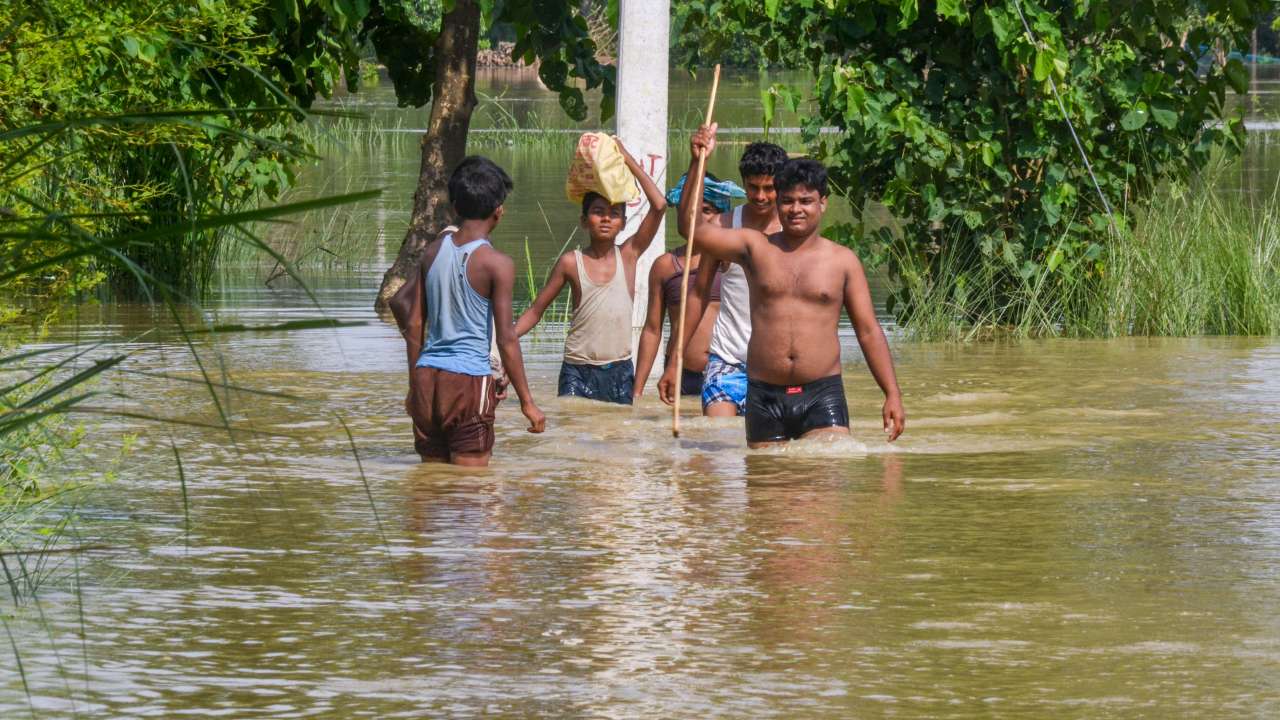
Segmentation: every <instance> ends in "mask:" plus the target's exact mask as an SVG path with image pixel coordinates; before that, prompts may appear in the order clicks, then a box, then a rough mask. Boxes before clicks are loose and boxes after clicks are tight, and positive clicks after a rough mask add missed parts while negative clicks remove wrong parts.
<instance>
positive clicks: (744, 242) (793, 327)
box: [690, 124, 906, 448]
mask: <svg viewBox="0 0 1280 720" xmlns="http://www.w3.org/2000/svg"><path fill="white" fill-rule="evenodd" d="M710 130H711V132H710V133H705V134H699V135H698V136H696V137H695V153H696V152H698V151H703V152H706V153H708V154H710V153H711V152H712V151H713V150H714V149H715V125H714V124H712V125H711V126H710ZM701 180H702V179H701V178H695V179H693V180H692V181H691V182H692V184H693V190H690V192H696V191H699V190H701V187H700V186H701V184H702V182H701ZM773 184H774V188H775V189H776V192H777V208H778V218H779V220H780V221H781V225H782V229H781V230H780V231H779V232H774V233H768V234H766V233H763V232H761V231H759V230H756V229H753V228H725V227H717V226H715V225H705V226H700V227H699V228H698V233H697V236H696V244H701V245H702V249H703V253H704V254H705V255H706V256H707V257H716V258H720V259H723V260H727V261H730V262H733V263H736V264H737V265H739V266H740V267H742V269H743V271H744V273H745V277H746V280H747V285H748V287H749V289H750V293H751V340H750V342H749V345H748V347H747V373H748V379H747V399H746V419H745V425H746V434H747V444H748V445H749V446H750V447H753V448H756V447H762V446H766V445H770V444H777V443H787V442H790V441H791V440H795V439H798V438H810V437H814V436H818V435H829V434H847V433H848V432H849V408H848V404H847V402H846V400H845V394H844V382H843V379H842V377H841V365H840V338H839V334H838V328H839V323H840V312H841V310H842V309H843V310H844V311H845V312H847V313H848V315H849V320H850V322H851V323H852V324H853V329H854V332H855V333H857V337H858V344H859V345H860V346H861V348H862V354H863V356H864V357H865V358H866V361H867V367H868V368H869V369H870V371H871V375H872V377H874V378H875V381H876V383H877V384H879V386H880V389H881V391H883V392H884V397H885V400H884V406H883V407H882V408H881V417H882V420H883V422H884V431H885V433H887V434H888V439H889V440H890V441H892V440H896V439H897V438H898V436H899V435H901V434H902V430H903V428H904V426H905V423H906V413H905V411H904V410H903V407H902V393H901V391H900V390H899V388H898V380H897V376H896V374H895V372H894V368H893V358H892V357H891V356H890V354H889V344H888V342H887V341H886V340H885V336H884V331H883V330H882V329H881V327H880V323H879V321H878V320H877V319H876V315H875V308H874V306H873V305H872V303H871V292H870V290H869V289H868V286H867V278H866V274H865V273H864V271H863V269H862V263H861V262H860V261H859V260H858V256H857V255H855V254H854V252H853V251H852V250H850V249H849V248H846V247H843V246H841V245H838V244H836V243H834V242H831V241H830V240H828V239H826V238H824V237H822V235H821V234H819V231H820V228H821V223H822V215H823V213H824V212H826V209H827V197H828V190H827V170H826V168H825V167H823V165H822V164H821V163H819V162H817V161H816V160H811V159H809V158H796V159H792V160H788V161H787V162H786V163H785V164H784V165H783V166H782V168H781V169H779V170H778V172H777V173H776V174H775V175H774V176H773ZM704 262H705V260H704ZM722 292H723V291H722ZM723 313H724V308H723V302H722V306H721V314H723Z"/></svg>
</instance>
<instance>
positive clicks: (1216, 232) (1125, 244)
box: [893, 164, 1280, 342]
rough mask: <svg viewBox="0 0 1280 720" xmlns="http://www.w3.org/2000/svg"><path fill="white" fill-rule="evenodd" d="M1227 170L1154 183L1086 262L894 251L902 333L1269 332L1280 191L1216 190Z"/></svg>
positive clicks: (1279, 319)
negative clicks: (1053, 264)
mask: <svg viewBox="0 0 1280 720" xmlns="http://www.w3.org/2000/svg"><path fill="white" fill-rule="evenodd" d="M1233 172H1235V169H1234V167H1232V166H1229V165H1225V164H1218V165H1216V166H1215V167H1213V168H1212V169H1210V170H1208V171H1206V172H1205V173H1204V174H1202V175H1201V176H1199V177H1198V178H1197V179H1196V180H1195V181H1194V182H1191V183H1174V184H1170V185H1168V186H1166V187H1164V188H1162V189H1161V190H1160V191H1159V192H1157V193H1156V194H1155V195H1154V196H1153V197H1152V198H1150V199H1149V200H1147V201H1146V202H1144V203H1143V204H1142V205H1141V206H1139V207H1136V208H1132V209H1131V213H1130V218H1129V220H1128V221H1127V222H1122V223H1120V227H1119V228H1118V230H1117V231H1116V232H1114V233H1112V234H1111V235H1110V236H1109V237H1108V238H1106V242H1105V243H1104V244H1103V246H1102V250H1101V253H1100V254H1099V255H1098V257H1097V258H1096V262H1082V263H1077V264H1075V265H1074V266H1072V265H1069V264H1066V263H1064V265H1063V266H1062V267H1060V268H1059V269H1056V270H1050V269H1049V268H1048V267H1047V266H1046V265H1045V264H1044V263H1040V264H1038V265H1037V266H1036V269H1035V271H1034V272H1031V273H1029V274H1027V273H1025V272H1024V271H1023V270H1022V268H1015V267H1012V266H1010V265H1007V264H1005V263H1003V262H1001V261H999V260H998V259H994V258H983V257H979V256H977V254H976V253H977V251H976V250H975V249H973V248H972V246H968V245H966V244H965V243H964V242H962V241H959V240H954V241H944V242H942V243H941V247H940V248H939V249H938V252H937V253H935V254H933V255H926V254H922V253H918V252H916V253H906V252H902V251H901V248H900V247H899V249H898V250H896V251H895V253H894V255H893V260H894V262H895V264H896V267H897V273H896V279H895V283H896V287H895V291H896V292H897V293H898V295H897V302H896V303H895V307H894V308H893V310H895V311H896V314H897V315H898V319H899V321H900V323H901V324H902V326H903V328H904V329H905V330H906V332H907V334H908V336H909V337H912V338H915V339H920V340H947V341H960V342H964V341H971V340H976V339H985V338H991V337H997V336H1006V337H1028V336H1052V335H1069V336H1079V337H1116V336H1125V335H1142V336H1199V335H1261V336H1275V335H1280V204H1277V203H1278V202H1280V192H1277V189H1275V188H1273V189H1271V191H1270V192H1269V194H1268V196H1267V197H1266V198H1265V199H1264V201H1262V202H1251V201H1250V200H1249V199H1248V197H1246V195H1244V194H1242V193H1240V192H1238V191H1236V190H1234V189H1232V190H1219V189H1218V188H1220V187H1222V186H1223V185H1225V184H1226V183H1225V182H1224V178H1225V177H1226V176H1229V175H1230V174H1231V173H1233Z"/></svg>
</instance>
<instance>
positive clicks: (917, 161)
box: [684, 0, 1271, 296]
mask: <svg viewBox="0 0 1280 720" xmlns="http://www.w3.org/2000/svg"><path fill="white" fill-rule="evenodd" d="M690 4H691V5H699V6H700V7H699V8H697V9H694V10H692V11H690V12H688V13H687V16H686V18H685V27H684V31H685V32H686V33H696V34H699V35H700V36H702V37H704V38H705V40H704V45H706V46H709V47H716V46H727V45H728V43H729V42H730V41H731V40H733V39H734V36H737V35H740V34H741V35H745V36H746V37H747V38H749V39H750V41H751V42H752V43H754V44H756V45H757V46H758V47H759V48H760V49H761V51H762V54H763V55H764V57H765V58H767V59H768V60H769V61H770V62H777V61H779V60H783V59H793V58H801V63H802V65H803V66H804V67H807V68H808V70H809V71H810V73H811V77H812V86H811V87H809V88H807V89H806V91H807V92H804V93H801V92H793V91H790V90H787V89H779V90H777V91H775V92H773V93H771V94H770V95H771V97H783V98H798V97H800V96H802V95H807V96H811V97H812V98H813V99H812V111H811V113H810V114H809V115H808V120H807V122H806V126H805V137H806V140H807V141H808V142H809V144H810V145H811V148H812V150H813V152H814V154H815V155H817V156H818V157H820V158H821V159H823V160H824V161H826V162H827V163H828V164H829V166H830V168H831V174H832V179H833V180H834V181H835V183H836V186H837V187H838V188H839V189H840V191H841V192H842V193H844V194H845V195H847V196H848V198H849V199H850V201H851V203H852V204H853V206H854V207H855V208H856V207H863V206H864V204H865V203H866V202H867V201H869V200H870V201H878V202H880V203H883V205H885V206H886V207H887V208H888V210H889V211H890V212H891V213H892V214H893V215H894V216H895V217H896V218H898V219H899V221H900V222H901V223H902V226H903V230H904V233H903V237H902V238H901V239H898V240H896V241H893V240H889V239H885V238H884V237H883V236H881V237H878V238H872V237H867V236H865V235H864V234H863V233H861V232H860V231H859V228H857V227H854V226H839V227H834V228H830V229H829V232H830V234H832V235H833V236H834V237H837V238H839V239H842V240H844V241H846V242H849V243H850V244H855V245H858V246H859V247H860V249H861V250H862V251H863V252H864V253H866V254H868V255H870V256H871V258H870V259H872V260H873V261H874V260H876V259H880V260H884V259H887V258H890V257H891V256H893V255H898V256H901V254H902V253H915V254H917V255H919V256H921V257H924V258H927V257H934V256H936V255H937V254H938V251H939V249H940V246H941V245H942V244H944V243H958V244H961V245H964V246H965V247H966V248H967V249H968V250H971V251H972V252H970V253H967V254H966V253H961V255H963V256H965V257H971V258H973V260H972V262H975V263H993V262H994V263H999V264H1002V265H1004V266H1006V267H1007V268H1009V269H1010V271H1011V272H1012V273H1015V274H1020V275H1022V276H1023V277H1024V278H1025V277H1027V276H1029V275H1031V274H1033V273H1036V272H1037V271H1038V270H1040V269H1042V268H1047V269H1048V270H1049V271H1052V272H1056V273H1073V272H1082V273H1099V272H1101V271H1102V270H1104V268H1103V267H1102V266H1101V259H1100V258H1101V252H1100V250H1101V248H1102V245H1101V244H1102V243H1103V242H1105V238H1106V236H1107V233H1108V232H1109V228H1110V227H1111V225H1112V222H1113V219H1112V218H1110V217H1108V216H1107V215H1106V213H1105V207H1106V206H1107V205H1109V206H1110V207H1111V208H1113V209H1114V210H1115V211H1116V213H1117V214H1118V215H1119V216H1118V217H1116V218H1115V222H1118V223H1123V221H1124V217H1123V213H1124V212H1125V208H1127V207H1130V205H1131V202H1132V201H1133V200H1134V199H1136V198H1141V197H1144V196H1146V195H1148V194H1149V193H1150V192H1151V190H1152V189H1153V188H1154V187H1156V186H1157V185H1158V184H1159V183H1160V182H1161V181H1162V180H1163V179H1166V178H1169V177H1172V176H1183V175H1186V174H1187V173H1188V172H1190V171H1193V170H1195V169H1197V168H1200V167H1202V166H1203V165H1204V164H1205V162H1206V161H1207V160H1208V159H1209V154H1210V150H1211V149H1212V148H1214V147H1215V146H1225V147H1227V148H1228V149H1238V147H1239V143H1240V141H1241V139H1242V137H1243V132H1244V128H1243V124H1242V118H1241V113H1240V111H1239V110H1238V109H1237V110H1235V111H1232V110H1230V108H1229V105H1228V104H1227V97H1226V94H1227V91H1228V90H1235V91H1236V92H1237V93H1244V92H1246V91H1247V84H1248V76H1247V73H1246V70H1245V68H1244V66H1243V65H1242V64H1241V63H1240V61H1239V60H1230V61H1226V62H1224V61H1223V59H1225V53H1221V52H1214V50H1215V48H1222V47H1225V48H1226V49H1231V48H1233V47H1247V32H1248V30H1250V29H1251V28H1252V27H1253V26H1254V24H1255V21H1256V19H1257V18H1258V17H1259V16H1260V15H1261V13H1263V12H1265V11H1266V10H1268V9H1270V6H1271V5H1270V3H1269V2H1266V1H1265V0H1203V1H1200V2H1195V3H1192V2H1186V1H1181V0H1138V1H1137V2H1130V3H1109V2H1091V1H1090V0H1074V1H1070V2H1068V1H1064V0H1058V1H1053V0H1049V1H1044V0H988V1H986V2H968V1H966V0H934V1H930V0H796V1H795V2H780V1H779V0H766V1H765V2H763V3H761V2H756V1H754V0H715V2H692V3H690ZM770 99H771V98H766V105H767V106H768V105H769V102H768V101H769V100H770ZM824 128H835V130H836V132H835V133H830V132H824ZM1073 132H1074V135H1073ZM1076 137H1078V144H1077V140H1076ZM1086 157H1087V158H1088V163H1089V165H1086V162H1085V160H1084V158H1086ZM1090 165H1091V167H1092V171H1093V176H1095V177H1096V179H1097V187H1095V185H1094V182H1093V180H1092V179H1091V177H1090V173H1089V166H1090ZM1102 197H1105V198H1106V203H1103V202H1102V200H1101V198H1102ZM893 242H896V243H898V246H897V248H896V252H890V251H891V250H894V248H893V247H892V245H891V243H893ZM893 269H896V268H895V267H893V266H891V270H893ZM993 296H994V295H993Z"/></svg>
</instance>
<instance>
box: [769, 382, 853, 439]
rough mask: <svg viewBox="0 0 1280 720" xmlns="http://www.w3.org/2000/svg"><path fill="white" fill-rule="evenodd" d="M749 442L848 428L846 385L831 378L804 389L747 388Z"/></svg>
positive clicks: (792, 387)
mask: <svg viewBox="0 0 1280 720" xmlns="http://www.w3.org/2000/svg"><path fill="white" fill-rule="evenodd" d="M746 426H747V442H749V443H759V442H779V441H783V440H795V439H796V438H798V437H800V436H802V435H804V434H805V433H807V432H809V431H811V430H818V429H820V428H828V427H845V428H847V427H849V404H848V403H847V402H846V401H845V397H844V381H843V380H842V379H841V378H840V376H839V375H832V376H830V377H825V378H822V379H820V380H814V381H813V382H809V383H805V384H804V385H792V386H787V385H771V384H769V383H766V382H760V381H759V380H751V381H750V382H749V383H748V385H747V420H746Z"/></svg>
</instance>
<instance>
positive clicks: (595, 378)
mask: <svg viewBox="0 0 1280 720" xmlns="http://www.w3.org/2000/svg"><path fill="white" fill-rule="evenodd" d="M635 383H636V369H635V366H634V365H632V364H631V358H627V359H626V360H618V361H617V362H611V363H608V364H606V365H574V364H572V363H561V364H560V396H561V397H564V396H565V395H572V396H574V397H583V398H587V399H588V400H600V401H602V402H611V403H618V404H619V405H630V404H631V400H632V398H631V389H632V387H633V386H634V385H635Z"/></svg>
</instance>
